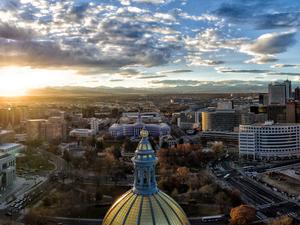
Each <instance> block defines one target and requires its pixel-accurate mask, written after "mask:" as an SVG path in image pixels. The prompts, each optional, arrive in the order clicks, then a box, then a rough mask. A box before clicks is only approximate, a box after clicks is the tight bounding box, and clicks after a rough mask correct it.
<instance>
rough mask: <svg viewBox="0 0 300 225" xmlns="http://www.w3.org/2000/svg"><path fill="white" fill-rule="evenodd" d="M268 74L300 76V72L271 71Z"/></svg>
mask: <svg viewBox="0 0 300 225" xmlns="http://www.w3.org/2000/svg"><path fill="white" fill-rule="evenodd" d="M268 75H274V76H300V73H289V72H269V73H268Z"/></svg>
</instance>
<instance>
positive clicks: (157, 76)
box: [137, 75, 167, 80]
mask: <svg viewBox="0 0 300 225" xmlns="http://www.w3.org/2000/svg"><path fill="white" fill-rule="evenodd" d="M164 77H167V76H166V75H144V76H140V77H137V79H141V80H146V79H156V78H164Z"/></svg>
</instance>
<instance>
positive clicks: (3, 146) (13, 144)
mask: <svg viewBox="0 0 300 225" xmlns="http://www.w3.org/2000/svg"><path fill="white" fill-rule="evenodd" d="M18 146H23V145H22V144H18V143H3V144H0V150H1V149H7V148H11V147H18Z"/></svg>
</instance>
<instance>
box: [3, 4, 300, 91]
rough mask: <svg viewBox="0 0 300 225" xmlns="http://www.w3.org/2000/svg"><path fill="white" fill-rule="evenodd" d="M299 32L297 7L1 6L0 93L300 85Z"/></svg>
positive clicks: (163, 5)
mask: <svg viewBox="0 0 300 225" xmlns="http://www.w3.org/2000/svg"><path fill="white" fill-rule="evenodd" d="M299 26H300V1H295V0H1V1H0V95H23V94H26V92H27V91H28V90H30V89H33V88H42V87H47V86H86V87H98V86H107V87H134V88H172V87H175V88H176V87H177V88H178V87H179V88H185V89H186V90H189V88H191V89H192V90H195V88H196V89H197V88H199V90H201V89H203V90H206V89H205V88H206V87H208V86H209V87H210V88H211V89H214V88H215V89H216V90H217V89H220V88H221V89H222V90H228V91H229V92H230V91H235V90H237V89H239V90H243V88H246V89H245V90H247V89H249V88H250V89H255V88H256V87H257V86H261V87H264V88H265V87H266V86H267V83H268V82H271V81H275V80H283V79H287V78H288V79H290V80H292V81H293V83H294V85H298V84H300V83H299V76H300V61H299V52H300V43H299V40H300V34H299V32H298V29H299ZM255 90H256V89H255Z"/></svg>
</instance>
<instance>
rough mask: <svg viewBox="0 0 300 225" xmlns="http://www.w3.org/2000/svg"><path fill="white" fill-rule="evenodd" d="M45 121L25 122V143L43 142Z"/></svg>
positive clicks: (32, 120)
mask: <svg viewBox="0 0 300 225" xmlns="http://www.w3.org/2000/svg"><path fill="white" fill-rule="evenodd" d="M46 123H47V120H45V119H30V120H27V122H26V133H27V141H36V140H45V138H46Z"/></svg>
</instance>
